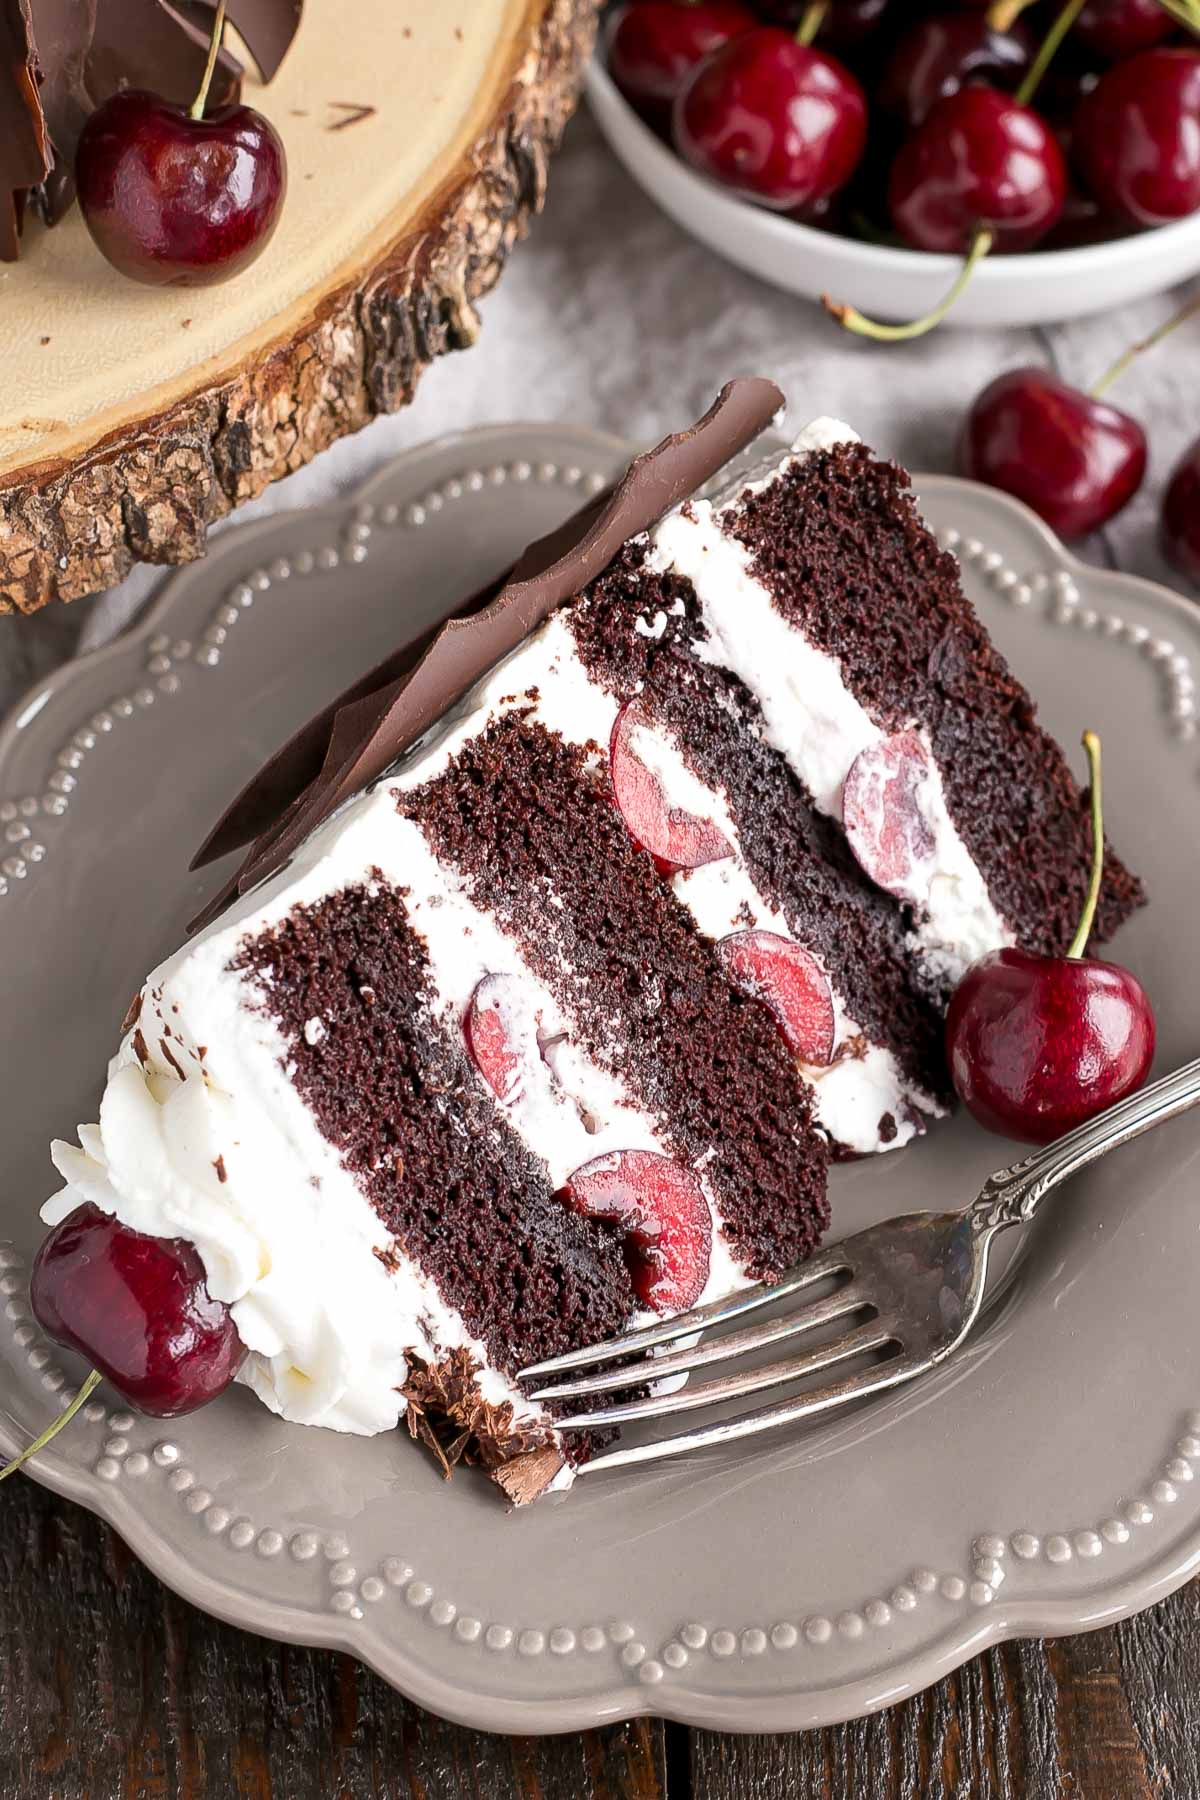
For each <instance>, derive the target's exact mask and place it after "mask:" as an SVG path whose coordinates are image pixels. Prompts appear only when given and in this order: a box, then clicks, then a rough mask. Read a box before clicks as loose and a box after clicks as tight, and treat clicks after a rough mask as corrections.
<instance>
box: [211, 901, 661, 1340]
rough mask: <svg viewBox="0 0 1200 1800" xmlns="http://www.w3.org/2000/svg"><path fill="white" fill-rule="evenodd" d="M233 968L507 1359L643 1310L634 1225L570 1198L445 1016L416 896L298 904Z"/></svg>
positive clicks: (391, 1215) (440, 1277)
mask: <svg viewBox="0 0 1200 1800" xmlns="http://www.w3.org/2000/svg"><path fill="white" fill-rule="evenodd" d="M234 966H235V968H237V969H239V970H241V971H243V972H245V973H247V974H250V975H252V976H253V977H254V978H255V980H256V983H257V985H258V987H259V990H260V992H261V993H262V995H263V1004H264V1005H265V1006H266V1007H267V1009H268V1011H269V1012H270V1013H271V1014H272V1015H273V1017H274V1019H275V1021H276V1023H277V1024H278V1026H279V1028H280V1030H281V1031H282V1033H283V1035H284V1037H285V1038H286V1040H287V1043H288V1046H289V1056H290V1058H291V1061H292V1063H293V1064H294V1068H293V1070H292V1081H293V1083H294V1084H295V1086H296V1087H297V1089H298V1090H299V1092H300V1093H301V1095H302V1096H303V1098H304V1100H305V1102H306V1104H307V1105H308V1107H309V1108H310V1109H311V1111H312V1114H313V1116H314V1118H315V1119H316V1121H317V1124H318V1125H319V1127H320V1130H321V1132H322V1134H323V1135H324V1136H325V1138H326V1139H327V1140H328V1141H329V1142H330V1143H331V1144H332V1145H334V1147H335V1148H336V1149H337V1150H338V1151H339V1152H340V1153H341V1156H342V1159H343V1161H344V1163H345V1165H346V1166H347V1167H348V1168H349V1169H350V1170H351V1171H352V1172H353V1174H354V1175H355V1177H356V1179H357V1182H358V1184H359V1186H360V1188H361V1190H362V1191H363V1192H364V1193H365V1194H366V1196H367V1197H368V1199H369V1200H370V1202H371V1204H372V1206H373V1207H374V1209H375V1211H376V1212H377V1214H378V1215H379V1217H380V1218H381V1219H382V1220H383V1222H384V1224H385V1225H386V1227H387V1229H388V1230H389V1231H390V1232H391V1233H392V1234H393V1236H394V1237H395V1239H396V1242H397V1244H398V1245H399V1247H400V1249H401V1250H402V1251H403V1252H404V1253H405V1254H406V1255H407V1256H408V1257H410V1258H411V1259H412V1261H413V1262H414V1263H415V1264H416V1265H417V1266H418V1267H419V1268H420V1269H421V1270H422V1271H423V1273H424V1274H426V1275H428V1276H430V1277H431V1278H432V1279H433V1281H434V1282H435V1283H436V1285H437V1288H438V1290H439V1292H440V1293H441V1295H442V1297H443V1299H444V1300H445V1301H446V1302H447V1303H448V1304H449V1305H450V1306H452V1307H454V1308H456V1309H457V1311H458V1312H459V1313H460V1314H461V1316H462V1318H463V1320H464V1321H465V1323H466V1325H467V1327H468V1329H469V1330H470V1331H471V1333H472V1334H473V1336H475V1337H476V1338H479V1339H480V1340H482V1342H483V1343H484V1345H485V1346H486V1347H487V1350H488V1353H489V1356H490V1358H491V1360H492V1361H493V1362H494V1364H495V1366H496V1367H497V1368H499V1369H501V1370H503V1371H504V1372H505V1373H506V1374H508V1375H514V1374H515V1373H516V1371H517V1370H518V1369H520V1368H521V1367H522V1366H523V1365H524V1364H525V1363H527V1362H533V1361H537V1360H540V1359H541V1358H543V1357H547V1356H554V1355H557V1354H558V1353H560V1352H562V1351H564V1350H568V1349H572V1348H575V1347H577V1346H579V1345H581V1344H586V1343H593V1342H595V1341H597V1340H598V1339H600V1338H602V1337H607V1336H611V1335H612V1334H613V1333H614V1332H616V1331H618V1330H619V1329H620V1328H621V1327H622V1326H623V1325H624V1324H625V1323H626V1322H627V1321H628V1319H629V1318H630V1316H631V1314H632V1313H633V1311H634V1308H635V1302H634V1298H633V1292H632V1288H631V1286H630V1281H629V1274H628V1270H627V1268H626V1266H625V1261H624V1255H623V1251H622V1246H621V1241H620V1239H619V1237H618V1236H617V1235H616V1234H615V1233H614V1232H613V1231H612V1230H611V1229H610V1228H609V1227H606V1226H604V1225H601V1224H598V1223H596V1222H595V1221H593V1220H589V1219H585V1218H583V1217H582V1216H581V1215H579V1214H577V1213H574V1212H572V1211H570V1210H569V1209H568V1208H567V1207H566V1206H565V1205H564V1204H563V1203H562V1202H561V1200H559V1199H558V1198H556V1196H555V1194H554V1193H553V1191H552V1190H551V1188H550V1185H549V1182H548V1181H547V1178H546V1173H545V1170H544V1168H543V1167H542V1165H541V1164H540V1163H539V1162H538V1161H537V1160H536V1158H534V1157H532V1156H531V1155H530V1154H529V1153H528V1151H527V1150H526V1149H525V1148H524V1146H523V1145H522V1144H521V1142H520V1140H519V1139H518V1138H516V1137H515V1135H514V1134H513V1132H512V1130H511V1129H510V1127H509V1125H508V1124H507V1122H506V1121H505V1119H504V1118H503V1117H502V1116H501V1114H500V1113H499V1111H498V1109H497V1108H496V1107H495V1106H494V1105H493V1104H492V1102H491V1100H490V1099H489V1097H488V1096H487V1094H486V1091H485V1090H484V1088H483V1087H482V1085H481V1083H480V1082H479V1080H478V1079H477V1077H476V1076H475V1074H474V1072H473V1071H472V1070H471V1069H470V1067H469V1065H468V1064H467V1060H466V1056H465V1052H464V1050H463V1048H462V1046H461V1044H459V1043H454V1042H451V1041H449V1039H448V1037H447V1035H446V1034H445V1033H444V1032H443V1031H441V1030H440V1029H439V1028H438V1027H437V1025H436V1023H435V1022H434V1021H433V1019H432V1018H431V1016H430V998H431V994H430V983H429V979H428V971H427V962H426V957H425V952H424V948H423V945H422V943H421V941H420V939H419V937H418V935H417V933H415V932H414V931H413V930H412V929H411V927H410V926H409V924H408V922H407V920H406V917H405V910H404V901H403V895H402V894H401V893H400V892H398V891H397V890H396V889H394V888H392V887H389V886H388V885H387V884H386V883H385V882H383V881H382V880H381V879H380V880H376V881H373V882H372V883H371V884H370V885H364V886H354V887H348V888H343V889H341V890H340V891H338V892H336V893H334V894H331V895H329V896H328V897H327V898H326V899H323V900H321V901H320V902H319V904H317V905H314V906H311V907H305V908H298V909H296V910H295V911H293V912H292V913H291V914H289V915H288V917H287V918H286V920H285V921H284V922H283V923H282V924H281V925H280V926H278V927H277V928H276V929H274V930H271V931H269V932H265V933H262V934H260V935H259V936H257V937H255V938H254V939H252V940H251V941H250V942H249V943H247V945H246V947H245V949H244V951H243V952H242V954H241V955H240V957H239V959H238V961H237V963H236V964H235V965H234ZM313 1019H317V1020H320V1021H321V1024H322V1027H323V1029H322V1031H321V1032H320V1033H319V1034H318V1033H314V1032H308V1033H306V1029H305V1028H306V1025H307V1024H308V1022H309V1021H310V1020H313ZM313 1037H316V1038H317V1041H316V1042H312V1041H311V1039H312V1038H313Z"/></svg>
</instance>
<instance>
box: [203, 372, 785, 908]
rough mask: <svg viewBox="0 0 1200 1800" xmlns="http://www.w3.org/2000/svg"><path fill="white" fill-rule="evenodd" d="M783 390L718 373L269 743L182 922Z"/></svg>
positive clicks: (367, 771) (408, 734)
mask: <svg viewBox="0 0 1200 1800" xmlns="http://www.w3.org/2000/svg"><path fill="white" fill-rule="evenodd" d="M782 405H783V396H782V395H781V394H780V392H779V389H778V388H777V387H776V386H775V384H774V383H773V382H771V381H766V380H763V379H762V378H760V377H742V378H740V379H738V380H736V381H731V382H729V383H727V385H726V386H725V387H723V388H722V389H721V392H720V394H719V395H718V396H717V399H716V400H715V401H714V403H713V405H712V406H711V407H710V408H709V410H708V412H707V413H705V415H704V417H703V418H702V419H701V420H700V421H699V423H698V424H696V425H694V426H693V427H692V428H691V430H690V431H682V432H679V433H677V434H676V435H674V436H672V437H668V438H664V440H663V441H662V443H661V444H659V445H658V446H657V447H656V448H655V449H653V450H650V451H647V452H646V453H645V455H643V456H639V457H637V458H635V460H634V461H633V462H632V463H631V464H630V465H629V468H628V469H627V470H626V472H625V474H624V475H623V476H622V478H621V480H620V481H619V482H618V484H617V485H616V487H615V488H613V489H611V490H609V491H608V492H607V493H604V494H600V495H598V496H597V497H596V499H595V500H593V501H591V502H590V503H589V504H588V505H587V506H585V507H583V508H582V509H581V510H580V511H579V512H578V513H576V514H575V515H574V517H573V518H571V519H568V520H567V522H566V523H565V524H564V525H561V526H559V528H558V529H557V530H556V531H553V532H551V533H550V534H549V535H548V536H547V537H544V538H541V539H539V540H538V542H537V543H535V544H532V545H530V547H529V549H528V550H526V552H525V554H524V555H523V556H522V557H521V558H520V560H519V561H518V562H517V563H516V565H515V566H514V568H513V569H512V570H511V571H510V572H509V573H508V574H507V575H506V576H502V577H501V578H500V580H499V581H497V582H495V583H494V584H493V585H492V586H491V587H490V588H488V589H485V590H484V592H483V593H482V594H479V595H476V596H475V597H474V599H473V600H470V601H468V602H467V603H466V604H465V606H460V607H459V608H457V609H456V610H455V611H454V612H453V613H451V614H450V615H449V617H448V619H447V621H446V622H444V623H441V624H439V625H437V626H434V627H433V628H431V629H430V630H429V631H427V632H425V633H423V634H422V635H421V636H420V637H419V638H417V639H415V640H414V641H412V642H410V643H407V644H404V645H402V646H401V647H400V648H399V649H398V650H396V651H394V652H393V654H392V655H391V656H390V657H388V658H387V659H385V661H384V662H382V663H380V664H379V665H378V666H377V667H376V668H374V669H372V670H371V671H370V672H369V673H368V674H366V675H364V676H363V677H362V678H361V679H360V680H359V681H357V682H356V683H355V684H354V685H353V687H350V688H348V689H347V690H346V692H345V693H344V694H342V695H341V696H339V698H338V699H336V700H335V701H333V702H332V704H331V705H329V706H327V707H326V708H325V710H324V711H323V712H322V713H320V714H318V716H317V717H316V718H315V719H312V720H310V722H309V723H308V724H307V725H305V726H304V727H303V728H302V729H301V730H300V731H298V732H297V733H296V735H295V736H294V737H293V738H292V739H290V741H289V742H288V743H286V744H285V745H284V746H283V748H282V749H281V750H279V751H277V752H276V754H275V755H274V756H273V757H272V758H271V760H270V761H269V762H268V763H267V764H266V765H265V767H264V768H263V769H261V770H260V771H259V773H258V774H257V775H256V776H254V778H253V779H252V780H251V781H250V782H249V783H248V785H247V786H246V787H245V788H244V789H243V790H242V792H241V793H240V794H239V795H238V797H237V799H236V800H234V802H233V804H232V805H231V806H230V807H229V808H228V809H227V810H226V812H225V813H224V814H223V815H222V817H221V818H220V819H219V820H218V821H217V823H216V825H215V826H214V827H213V829H212V831H211V832H210V833H209V835H208V837H207V838H206V839H205V841H204V843H203V844H202V845H201V847H200V849H199V851H198V852H197V854H196V856H195V857H194V859H193V861H192V865H191V866H192V868H193V869H197V868H202V867H203V866H204V865H205V864H206V863H209V862H212V861H214V860H215V859H216V858H217V857H219V856H224V855H225V854H227V853H228V852H229V851H231V850H235V849H238V848H239V847H240V846H242V845H243V844H246V843H247V842H249V841H250V840H251V839H253V840H254V841H253V843H252V844H251V848H250V850H249V852H248V854H247V855H246V857H245V859H244V860H243V862H242V864H241V867H240V868H239V869H238V870H237V871H236V873H235V874H234V875H233V876H232V877H231V878H230V880H229V881H227V882H226V884H225V886H224V887H223V888H222V889H221V890H220V892H219V893H218V894H216V896H215V897H214V898H213V899H212V900H211V901H210V902H209V904H208V905H207V906H206V907H205V908H204V910H203V912H201V913H200V915H199V916H198V918H196V919H194V920H193V921H192V925H191V930H193V931H195V930H198V929H199V928H200V927H201V926H203V925H205V924H207V923H208V922H209V921H210V920H212V919H214V918H216V917H217V916H218V915H219V914H220V913H221V912H222V911H223V910H224V908H225V907H226V906H227V905H228V904H229V902H230V901H231V900H233V899H234V898H235V897H236V896H238V895H240V894H244V893H246V892H247V891H248V890H249V889H250V888H252V887H255V886H257V885H258V883H259V882H260V881H264V880H265V879H266V878H267V877H268V876H270V875H273V874H275V873H276V872H277V871H278V870H279V869H281V868H283V867H285V865H286V864H287V863H288V862H289V861H290V859H291V857H292V855H293V854H294V852H295V851H296V849H297V848H298V847H299V846H300V844H302V843H303V841H304V839H305V838H306V837H308V835H309V834H310V832H312V831H313V830H314V829H315V828H316V827H317V826H318V825H320V824H321V823H322V821H323V820H325V819H327V818H328V817H329V816H330V814H331V813H333V812H334V811H336V809H337V808H338V807H339V806H340V805H341V804H342V802H343V801H345V800H348V799H349V798H350V797H351V796H352V795H353V794H355V793H358V792H359V791H360V790H361V789H362V788H365V787H367V786H368V785H369V784H370V783H371V782H372V781H374V780H376V779H377V778H378V777H379V776H380V775H382V774H383V773H384V772H385V770H387V769H388V768H390V767H391V766H392V764H393V763H395V762H396V760H397V759H398V758H399V757H400V756H402V755H403V753H404V752H405V751H406V750H408V749H410V748H411V747H412V745H413V744H415V743H416V742H417V740H418V739H419V738H420V737H422V736H423V735H424V733H425V732H426V731H428V729H429V728H430V726H431V725H433V724H434V723H435V722H436V721H437V720H438V719H439V718H440V717H441V716H442V714H443V713H444V712H446V711H447V709H448V708H449V707H451V706H453V705H454V703H455V701H457V700H460V699H461V698H462V697H463V695H464V694H466V693H468V692H469V691H470V689H471V688H472V687H474V686H475V684H476V682H477V681H479V680H480V679H481V678H482V677H483V676H484V675H485V674H486V673H487V671H488V670H489V669H490V668H493V667H494V666H495V664H496V663H498V662H500V661H501V660H502V659H503V658H504V657H505V656H507V655H508V654H509V653H510V651H512V650H515V649H516V648H517V646H518V644H520V643H521V641H522V640H523V639H524V638H526V637H527V636H528V635H529V633H530V632H531V631H533V630H534V629H535V628H536V627H537V626H538V625H540V624H542V622H543V621H544V620H545V619H547V618H549V616H550V614H551V613H552V612H553V611H554V610H555V608H556V607H558V606H560V605H562V603H563V602H564V601H566V600H569V599H571V598H572V596H573V595H575V594H577V593H579V592H580V591H581V589H583V588H584V587H586V585H587V584H588V582H589V581H591V580H592V579H593V578H594V577H595V576H597V575H598V574H600V572H601V571H602V570H603V569H604V568H605V567H606V566H607V565H608V563H609V562H611V560H612V558H613V557H614V556H615V555H616V553H617V551H618V550H619V549H620V547H621V545H622V544H623V543H625V541H626V540H627V539H628V538H631V537H636V536H637V535H638V534H639V533H640V532H643V531H646V530H648V529H649V527H650V526H651V525H653V524H654V522H655V521H656V520H657V519H660V518H661V517H662V515H663V514H664V513H666V512H669V511H670V509H671V507H673V506H677V505H678V504H679V503H680V501H682V500H685V499H687V497H688V496H689V495H690V494H693V493H695V491H696V490H697V488H700V487H702V486H703V485H704V483H705V482H706V481H708V480H709V478H710V477H711V476H713V475H715V474H716V472H717V470H718V469H720V468H722V467H723V465H724V464H725V463H727V462H728V461H729V460H730V458H731V457H734V456H736V455H738V453H739V452H740V451H742V450H744V449H745V447H746V446H747V445H748V444H750V443H751V442H753V440H754V439H755V438H756V437H757V436H758V435H759V433H760V432H761V431H763V430H764V429H765V427H766V426H767V425H768V424H769V423H770V422H771V420H772V418H774V416H775V414H776V413H777V412H778V411H779V409H780V407H781V406H782Z"/></svg>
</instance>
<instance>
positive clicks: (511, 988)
mask: <svg viewBox="0 0 1200 1800" xmlns="http://www.w3.org/2000/svg"><path fill="white" fill-rule="evenodd" d="M538 1025H539V1019H538V1014H537V1010H536V1008H535V1007H534V1006H533V1004H532V1001H531V997H530V994H529V991H528V989H527V988H526V987H525V986H524V984H523V983H522V982H521V981H519V980H518V979H517V977H516V976H515V975H485V976H484V978H483V980H482V981H481V982H480V983H479V985H478V987H477V988H476V989H475V992H474V993H473V994H472V995H471V999H470V1004H469V1005H468V1007H467V1016H466V1018H465V1019H464V1021H463V1032H464V1034H465V1036H466V1040H467V1049H468V1051H469V1052H470V1055H471V1060H472V1062H473V1063H474V1064H475V1067H476V1068H477V1069H478V1070H479V1073H480V1074H481V1075H482V1076H483V1079H484V1080H485V1081H486V1082H487V1084H488V1086H489V1087H490V1088H491V1090H492V1092H493V1094H495V1096H496V1098H497V1100H502V1101H503V1102H504V1103H505V1104H506V1105H509V1104H511V1103H512V1102H513V1101H514V1100H519V1099H520V1097H521V1095H522V1093H523V1092H524V1088H525V1081H526V1077H527V1076H528V1074H529V1071H530V1070H531V1069H532V1068H533V1067H534V1065H535V1064H536V1062H537V1060H538V1058H539V1056H540V1054H541V1052H540V1048H539V1045H538Z"/></svg>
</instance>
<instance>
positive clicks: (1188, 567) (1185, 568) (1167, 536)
mask: <svg viewBox="0 0 1200 1800" xmlns="http://www.w3.org/2000/svg"><path fill="white" fill-rule="evenodd" d="M1162 545H1163V550H1164V552H1165V554H1166V556H1167V558H1168V560H1169V561H1170V562H1171V563H1172V564H1173V565H1174V567H1175V568H1177V569H1178V570H1179V572H1180V574H1181V575H1186V576H1187V578H1188V580H1189V581H1194V582H1195V583H1196V585H1197V587H1200V440H1198V441H1197V442H1196V443H1194V444H1193V445H1192V447H1191V449H1190V450H1187V451H1185V453H1184V455H1183V456H1182V457H1180V459H1179V461H1178V462H1177V463H1176V465H1175V469H1174V472H1173V473H1172V476H1171V479H1170V481H1169V482H1168V483H1167V491H1166V493H1165V494H1164V495H1163V503H1162Z"/></svg>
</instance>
